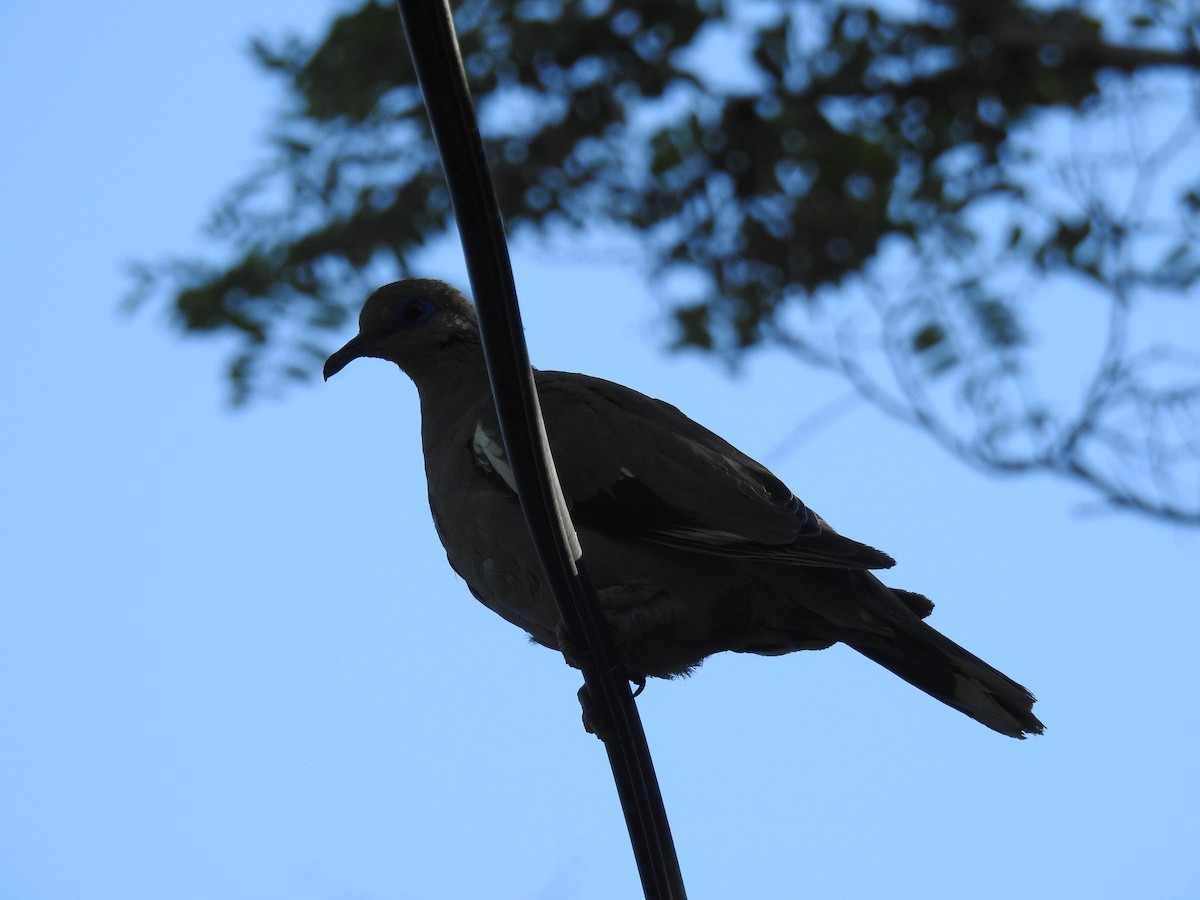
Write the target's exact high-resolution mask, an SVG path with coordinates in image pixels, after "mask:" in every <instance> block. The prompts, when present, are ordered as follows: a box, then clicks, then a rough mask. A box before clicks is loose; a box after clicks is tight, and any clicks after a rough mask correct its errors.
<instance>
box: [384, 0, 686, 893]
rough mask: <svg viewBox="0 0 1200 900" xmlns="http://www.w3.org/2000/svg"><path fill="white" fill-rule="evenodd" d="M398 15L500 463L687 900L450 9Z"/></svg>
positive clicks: (424, 4) (637, 817) (666, 865)
mask: <svg viewBox="0 0 1200 900" xmlns="http://www.w3.org/2000/svg"><path fill="white" fill-rule="evenodd" d="M397 5H398V7H399V9H400V18H401V20H402V22H403V24H404V33H405V37H406V39H407V42H408V47H409V51H410V52H411V53H412V58H413V67H414V68H415V70H416V73H417V80H418V83H419V84H420V86H421V93H422V95H423V96H424V98H425V107H426V110H427V111H428V113H429V120H430V125H431V127H432V130H433V136H434V140H435V142H436V143H437V148H438V154H439V156H440V157H441V160H442V168H443V170H444V172H445V175H446V183H447V186H448V188H449V191H450V197H451V201H452V202H453V204H454V215H455V218H456V219H457V221H458V230H459V236H460V237H461V239H462V245H463V253H464V255H465V256H466V260H467V272H468V274H469V276H470V280H471V289H472V292H473V294H474V297H475V305H476V308H477V309H478V313H479V330H480V333H481V336H482V338H483V346H484V355H485V357H486V360H487V367H488V376H489V378H490V380H491V383H492V396H493V399H494V401H495V404H496V413H497V416H498V418H499V421H500V430H501V433H502V435H503V438H504V447H505V451H506V452H507V454H508V460H509V463H510V464H511V466H512V471H513V476H514V480H515V482H516V486H517V494H518V496H519V498H520V501H521V508H522V510H523V511H524V513H525V521H526V524H527V525H528V527H529V531H530V535H531V536H532V538H533V543H534V546H535V547H536V548H537V553H538V558H539V559H540V561H541V563H542V568H543V570H544V571H545V575H546V581H547V583H548V584H549V586H550V588H551V590H552V591H553V594H554V599H555V601H556V603H557V604H558V608H559V614H560V616H561V618H562V622H563V626H564V628H565V629H566V632H567V635H568V636H569V638H570V639H571V640H572V641H573V642H575V643H576V644H577V645H578V646H581V647H583V648H584V649H585V650H586V651H587V660H586V664H585V665H584V668H583V677H584V690H586V691H587V697H588V701H589V702H588V704H587V709H588V712H589V714H590V715H591V716H593V717H599V722H598V723H597V724H598V725H599V726H600V727H599V728H598V731H600V733H601V734H602V736H603V738H604V746H605V749H606V750H607V752H608V759H609V764H610V765H611V766H612V771H613V779H614V781H615V782H616V786H617V793H618V795H619V796H620V800H621V807H622V809H623V811H624V813H625V822H626V825H627V826H628V828H629V839H630V842H631V843H632V845H633V852H634V857H635V859H636V861H637V866H638V872H639V874H640V875H641V879H642V889H643V891H644V893H645V895H646V898H647V900H683V898H685V896H686V894H685V892H684V887H683V876H682V874H681V873H680V870H679V861H678V858H677V857H676V854H675V844H674V841H673V839H672V837H671V829H670V825H669V824H668V822H667V813H666V808H665V806H664V805H663V800H662V793H661V791H660V790H659V787H658V779H657V777H656V776H655V773H654V765H653V762H652V761H651V759H650V748H649V746H648V745H647V743H646V735H645V732H644V731H643V730H642V723H641V718H640V716H639V715H638V712H637V706H636V705H635V703H634V700H633V695H632V693H631V692H630V689H629V681H628V679H627V678H626V674H625V671H624V667H623V666H622V665H621V664H620V661H619V658H618V657H617V654H616V652H615V648H614V645H613V640H612V635H611V633H610V631H609V628H608V623H607V621H606V620H605V619H604V616H603V612H602V611H601V608H600V602H599V599H598V598H597V596H596V591H595V588H594V587H593V586H592V583H591V580H590V579H589V578H588V576H587V570H586V565H585V563H584V560H583V557H582V552H581V550H580V547H579V542H578V538H577V537H576V535H575V530H574V527H573V526H572V525H571V519H570V514H569V512H568V510H567V507H566V503H565V502H564V500H563V497H562V489H561V488H560V487H559V485H558V481H557V478H556V477H554V476H552V474H551V473H552V472H553V462H552V460H551V457H550V448H549V444H548V443H547V441H546V434H545V427H544V424H543V422H542V414H541V408H540V407H539V405H538V401H537V392H536V390H535V388H534V381H533V372H532V370H531V369H530V366H529V353H528V350H527V348H526V346H525V337H524V330H523V329H522V327H521V314H520V310H519V308H518V306H517V292H516V285H515V284H514V281H513V273H512V265H511V262H510V260H509V255H508V245H507V243H506V242H505V238H504V225H503V222H502V220H501V216H500V210H499V206H498V203H497V200H496V192H495V189H494V187H493V185H492V179H491V173H490V171H489V170H488V167H487V160H486V158H485V156H484V151H483V141H482V139H481V137H480V134H479V124H478V121H477V120H476V117H475V109H474V105H473V103H472V102H471V95H470V91H469V89H468V87H467V81H466V75H465V73H464V71H463V66H462V58H461V55H460V53H459V50H458V42H457V39H456V37H455V34H454V24H453V21H452V19H451V17H450V8H449V5H448V4H447V3H446V2H445V0H397ZM581 699H583V698H582V695H581Z"/></svg>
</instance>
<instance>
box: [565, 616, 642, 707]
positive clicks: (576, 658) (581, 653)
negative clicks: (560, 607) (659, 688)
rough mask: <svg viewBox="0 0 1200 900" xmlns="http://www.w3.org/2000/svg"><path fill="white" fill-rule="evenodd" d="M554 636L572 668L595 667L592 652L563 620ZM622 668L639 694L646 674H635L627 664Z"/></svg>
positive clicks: (635, 694) (634, 694) (636, 693)
mask: <svg viewBox="0 0 1200 900" xmlns="http://www.w3.org/2000/svg"><path fill="white" fill-rule="evenodd" d="M554 638H555V640H556V641H558V649H559V652H560V653H562V655H563V659H564V660H566V662H567V665H568V666H570V667H571V668H572V669H579V670H580V671H582V670H583V669H586V668H592V667H593V662H594V660H593V658H592V654H591V652H590V651H589V650H588V648H587V647H585V646H583V645H582V644H580V643H578V642H577V641H576V640H575V639H574V638H572V637H571V636H570V635H569V634H568V633H567V627H566V626H565V625H563V623H562V622H559V623H558V625H557V626H556V627H555V629H554ZM621 668H623V669H624V670H625V671H624V676H625V679H626V680H627V681H629V682H630V683H631V684H633V685H636V690H634V692H633V696H635V697H637V696H639V695H640V694H641V693H642V691H644V690H645V689H646V676H645V675H634V674H633V673H632V672H631V671H630V670H629V667H628V666H625V665H622V666H621Z"/></svg>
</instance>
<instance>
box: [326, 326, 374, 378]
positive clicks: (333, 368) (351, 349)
mask: <svg viewBox="0 0 1200 900" xmlns="http://www.w3.org/2000/svg"><path fill="white" fill-rule="evenodd" d="M367 344H368V341H367V339H366V338H365V337H363V335H361V334H356V335H355V336H354V337H352V338H350V340H348V341H346V346H344V347H343V348H342V349H341V350H338V351H337V352H336V353H334V354H333V355H332V356H330V357H329V359H327V360H325V380H326V381H328V380H329V379H330V378H332V377H333V376H334V375H336V374H337V373H338V372H340V371H342V369H344V368H346V366H347V364H348V363H350V362H352V361H353V360H356V359H358V358H359V357H361V356H366V355H367V349H368V348H367Z"/></svg>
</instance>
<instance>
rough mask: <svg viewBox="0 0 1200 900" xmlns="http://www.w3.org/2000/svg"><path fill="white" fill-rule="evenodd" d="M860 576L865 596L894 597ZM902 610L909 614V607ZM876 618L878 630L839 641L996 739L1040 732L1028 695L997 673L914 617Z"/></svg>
mask: <svg viewBox="0 0 1200 900" xmlns="http://www.w3.org/2000/svg"><path fill="white" fill-rule="evenodd" d="M864 574H865V573H864ZM866 577H867V579H868V580H869V581H870V582H873V584H871V585H870V588H871V589H872V590H871V593H873V594H875V595H876V597H877V598H879V599H883V598H881V597H879V594H880V593H881V592H880V591H879V588H883V590H884V591H886V592H887V593H888V594H891V595H892V596H893V597H894V596H895V593H893V592H892V591H890V590H889V589H888V588H885V587H884V586H883V585H882V584H881V583H880V582H879V581H878V580H876V579H875V578H873V577H872V576H870V575H867V576H866ZM917 596H919V595H917ZM900 599H901V602H904V598H900ZM905 606H908V607H909V608H910V609H911V604H909V603H905ZM876 611H877V612H878V611H882V610H880V609H879V607H877V608H876ZM889 612H890V611H889ZM904 612H908V610H905V611H904ZM880 618H881V619H882V621H880V622H879V625H880V626H881V627H880V628H878V629H871V630H869V631H867V630H864V631H862V632H855V633H853V634H851V635H849V636H847V637H843V638H842V641H843V642H844V643H846V644H848V645H849V646H851V647H853V648H854V649H855V650H857V651H858V652H859V653H861V654H862V655H863V656H865V657H867V658H868V659H871V660H874V661H875V662H877V663H879V665H881V666H883V667H884V668H885V669H887V670H889V671H891V672H893V673H895V674H896V675H899V676H900V677H901V678H903V679H904V680H905V681H907V682H908V683H909V684H911V685H912V686H913V687H917V688H920V689H921V690H923V691H924V692H925V693H927V694H929V696H931V697H933V698H934V699H936V700H941V701H942V702H943V703H945V704H946V705H947V706H951V707H953V708H954V709H957V710H958V711H959V712H962V713H965V714H966V715H968V716H970V717H971V718H972V719H975V720H976V721H977V722H982V723H983V724H984V725H986V726H987V727H988V728H991V729H993V730H995V731H998V732H1000V733H1001V734H1006V735H1009V736H1010V737H1015V738H1024V737H1025V736H1026V735H1027V734H1041V733H1042V731H1043V730H1044V729H1045V726H1043V725H1042V723H1041V722H1039V721H1038V719H1037V717H1036V716H1034V714H1033V704H1034V696H1033V694H1031V693H1030V692H1029V691H1027V690H1026V689H1025V688H1024V687H1022V686H1021V685H1019V684H1017V682H1015V681H1013V680H1012V679H1011V678H1009V677H1008V676H1007V675H1005V674H1004V673H1003V672H1000V671H999V670H997V669H994V668H992V667H991V666H989V665H988V664H987V663H985V662H984V661H983V660H982V659H980V658H979V657H978V656H975V655H974V654H973V653H971V652H970V651H968V650H966V649H965V648H963V647H960V646H959V645H958V644H956V643H954V641H952V640H950V639H949V638H948V637H946V636H945V635H944V634H942V633H941V632H939V631H937V630H935V629H933V628H931V627H929V626H928V625H926V624H925V623H924V622H922V621H920V619H918V618H916V617H915V616H911V615H905V614H904V613H900V614H899V615H895V614H885V615H883V616H881V617H880Z"/></svg>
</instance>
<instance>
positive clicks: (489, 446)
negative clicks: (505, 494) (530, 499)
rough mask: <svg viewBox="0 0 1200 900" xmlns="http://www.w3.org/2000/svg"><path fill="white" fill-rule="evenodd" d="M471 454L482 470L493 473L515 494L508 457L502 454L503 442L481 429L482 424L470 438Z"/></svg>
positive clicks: (478, 425) (515, 486) (479, 424)
mask: <svg viewBox="0 0 1200 900" xmlns="http://www.w3.org/2000/svg"><path fill="white" fill-rule="evenodd" d="M471 452H472V453H474V454H475V460H476V462H478V463H479V465H481V466H482V467H483V468H485V469H487V470H488V471H490V472H495V473H496V474H497V475H499V476H500V479H501V480H502V481H503V482H504V483H505V484H507V485H508V489H509V490H510V491H512V492H513V493H514V494H515V493H516V492H517V482H516V479H514V478H513V473H512V467H511V466H509V464H508V456H507V455H506V454H505V452H504V442H503V441H502V440H500V438H499V436H497V435H492V434H489V433H488V431H487V429H485V428H484V427H483V422H480V423H478V424H477V425H476V426H475V434H474V436H473V437H472V438H471Z"/></svg>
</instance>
